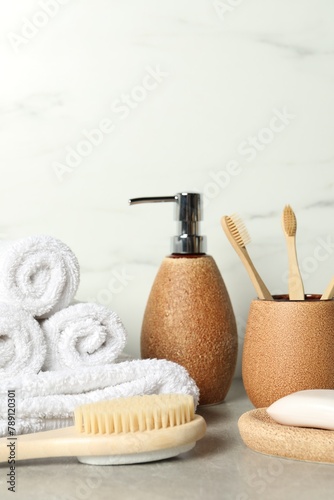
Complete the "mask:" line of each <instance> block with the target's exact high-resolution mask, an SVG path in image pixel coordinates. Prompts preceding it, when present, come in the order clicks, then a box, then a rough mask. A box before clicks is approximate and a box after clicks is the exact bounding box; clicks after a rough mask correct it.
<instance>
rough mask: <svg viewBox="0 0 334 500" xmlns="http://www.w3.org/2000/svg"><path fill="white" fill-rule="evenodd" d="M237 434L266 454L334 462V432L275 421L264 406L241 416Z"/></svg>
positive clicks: (309, 460) (247, 443)
mask: <svg viewBox="0 0 334 500" xmlns="http://www.w3.org/2000/svg"><path fill="white" fill-rule="evenodd" d="M238 427H239V432H240V435H241V437H242V439H243V441H244V443H245V445H246V446H248V447H249V448H251V449H252V450H254V451H257V452H259V453H264V454H265V455H275V456H278V457H282V458H290V459H293V460H303V461H308V462H320V463H327V464H332V463H334V431H330V430H324V429H313V428H306V427H292V426H289V425H282V424H278V423H277V422H275V420H273V419H272V418H271V417H270V416H269V415H268V413H267V412H266V408H258V409H256V410H251V411H248V412H247V413H244V414H243V415H241V417H240V418H239V421H238Z"/></svg>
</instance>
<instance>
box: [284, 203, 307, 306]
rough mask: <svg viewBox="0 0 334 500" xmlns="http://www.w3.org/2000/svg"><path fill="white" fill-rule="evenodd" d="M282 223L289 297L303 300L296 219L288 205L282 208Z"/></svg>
mask: <svg viewBox="0 0 334 500" xmlns="http://www.w3.org/2000/svg"><path fill="white" fill-rule="evenodd" d="M282 225H283V230H284V234H285V237H286V242H287V247H288V258H289V299H290V300H304V298H305V293H304V287H303V281H302V277H301V274H300V271H299V266H298V259H297V251H296V232H297V219H296V216H295V213H294V211H293V210H292V208H291V207H290V205H286V206H285V208H284V210H283V215H282Z"/></svg>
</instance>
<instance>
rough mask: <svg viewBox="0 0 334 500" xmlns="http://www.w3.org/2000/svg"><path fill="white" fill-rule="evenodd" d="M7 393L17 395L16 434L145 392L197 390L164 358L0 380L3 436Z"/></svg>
mask: <svg viewBox="0 0 334 500" xmlns="http://www.w3.org/2000/svg"><path fill="white" fill-rule="evenodd" d="M8 390H10V391H11V397H13V392H14V391H15V398H14V399H15V400H16V401H17V409H16V420H15V430H16V433H17V434H22V433H27V432H37V431H42V430H50V429H52V428H58V427H64V426H67V425H71V424H72V423H73V419H72V412H73V410H74V409H75V408H76V407H77V406H79V405H81V404H85V403H92V402H95V401H100V400H107V399H113V398H117V397H128V396H136V395H142V394H162V393H181V394H191V395H192V396H193V397H194V402H195V405H196V406H197V404H198V398H199V391H198V388H197V386H196V384H195V382H194V380H193V379H192V378H191V377H190V376H189V374H188V372H187V371H186V369H185V368H183V367H182V366H180V365H178V364H176V363H173V362H171V361H166V360H165V359H159V360H158V359H145V360H134V361H124V362H123V363H119V364H112V365H108V366H102V367H92V368H86V369H82V370H80V371H76V372H74V371H69V370H67V371H63V372H40V373H39V374H38V375H32V376H30V377H16V378H12V379H7V380H6V379H3V380H1V382H0V435H2V436H4V435H6V434H7V433H8V423H7V408H8Z"/></svg>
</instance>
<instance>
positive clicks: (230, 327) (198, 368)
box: [129, 193, 238, 405]
mask: <svg viewBox="0 0 334 500" xmlns="http://www.w3.org/2000/svg"><path fill="white" fill-rule="evenodd" d="M155 202H173V203H175V218H176V220H177V221H178V233H179V234H178V235H177V236H175V237H174V238H173V239H172V254H171V255H169V256H168V257H165V258H164V259H163V261H162V263H161V266H160V269H159V271H158V273H157V275H156V278H155V280H154V283H153V286H152V289H151V292H150V295H149V298H148V302H147V305H146V309H145V313H144V319H143V324H142V330H141V355H142V357H143V358H160V359H161V358H163V359H168V360H170V361H174V362H176V363H178V364H180V365H182V366H184V367H185V368H186V369H187V371H188V373H189V374H190V376H191V377H192V378H193V379H194V380H195V382H196V384H197V386H198V388H199V390H200V400H199V403H200V405H208V404H217V403H220V402H222V401H223V400H224V398H225V396H226V394H227V392H228V390H229V388H230V385H231V382H232V377H233V374H234V370H235V366H236V359H237V350H238V340H237V339H238V337H237V329H236V322H235V317H234V313H233V309H232V305H231V301H230V298H229V295H228V292H227V289H226V287H225V283H224V281H223V278H222V276H221V274H220V272H219V269H218V267H217V265H216V263H215V261H214V259H213V257H211V256H210V255H207V254H206V253H205V252H206V238H205V237H204V236H200V235H199V234H198V233H199V221H200V220H202V206H201V195H200V194H199V193H178V194H176V195H175V196H161V197H150V198H133V199H131V200H129V203H130V204H131V205H133V204H139V203H155Z"/></svg>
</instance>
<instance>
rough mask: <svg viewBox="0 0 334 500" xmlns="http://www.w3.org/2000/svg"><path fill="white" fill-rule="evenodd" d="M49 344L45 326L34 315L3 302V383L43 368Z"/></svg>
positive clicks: (0, 373)
mask: <svg viewBox="0 0 334 500" xmlns="http://www.w3.org/2000/svg"><path fill="white" fill-rule="evenodd" d="M45 353H46V345H45V339H44V335H43V332H42V330H41V327H40V325H39V323H38V321H36V320H35V319H34V318H33V317H32V316H31V314H29V313H27V312H26V311H24V310H23V309H19V308H17V307H16V306H13V305H11V304H4V303H0V380H1V379H2V378H4V377H6V376H10V377H14V376H15V375H18V374H21V373H23V374H24V375H27V374H36V373H38V372H39V371H40V369H41V368H42V365H43V363H44V359H45Z"/></svg>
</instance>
